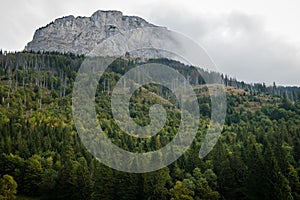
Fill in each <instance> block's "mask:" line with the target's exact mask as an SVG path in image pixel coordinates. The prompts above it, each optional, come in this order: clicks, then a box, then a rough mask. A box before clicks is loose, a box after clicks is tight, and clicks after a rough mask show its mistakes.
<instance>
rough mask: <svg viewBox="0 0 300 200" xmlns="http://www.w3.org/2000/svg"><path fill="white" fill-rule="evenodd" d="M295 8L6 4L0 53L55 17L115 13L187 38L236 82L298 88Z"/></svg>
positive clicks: (70, 0)
mask: <svg viewBox="0 0 300 200" xmlns="http://www.w3.org/2000/svg"><path fill="white" fill-rule="evenodd" d="M299 8H300V2H299V1H297V0H286V1H283V0H275V1H274V0H273V1H271V0H264V1H259V0H252V1H250V0H247V1H245V0H226V1H223V0H209V1H208V0H188V1H187V0H186V1H183V0H169V1H167V0H142V1H138V0H126V1H124V0H110V1H107V0H106V1H104V0H84V1H83V0H65V1H59V0H52V1H46V0H6V1H2V4H1V7H0V27H1V37H0V48H2V49H4V50H11V51H13V50H22V49H23V48H24V46H25V45H26V43H27V42H29V41H30V40H31V39H32V36H33V34H34V31H35V30H36V29H37V28H39V27H41V26H44V25H46V24H48V23H49V22H51V21H53V20H54V19H56V18H58V17H62V16H66V15H71V14H72V15H74V16H90V15H91V14H92V13H93V12H94V11H96V10H99V9H101V10H120V11H122V12H123V13H124V14H126V15H138V16H140V17H142V18H144V19H146V20H148V21H149V22H152V23H154V24H157V25H162V26H166V27H168V28H170V29H172V30H175V31H178V32H180V33H183V34H185V35H187V36H189V37H190V38H192V39H194V40H195V41H196V42H198V43H199V44H200V45H202V46H203V47H204V48H205V49H206V50H207V52H208V54H209V55H210V56H211V57H212V59H213V60H214V61H215V62H216V64H217V66H218V68H219V69H220V71H221V72H224V73H226V74H229V75H231V76H233V77H236V78H237V79H239V80H245V81H247V82H253V81H259V82H266V83H267V84H271V83H272V82H273V81H276V83H278V84H285V85H300V79H299V75H300V37H299V35H300V26H299V21H298V20H299V19H300V13H299V12H298V10H299Z"/></svg>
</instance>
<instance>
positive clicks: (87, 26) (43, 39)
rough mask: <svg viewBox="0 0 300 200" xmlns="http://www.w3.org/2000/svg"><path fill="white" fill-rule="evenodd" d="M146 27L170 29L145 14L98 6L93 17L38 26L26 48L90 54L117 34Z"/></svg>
mask: <svg viewBox="0 0 300 200" xmlns="http://www.w3.org/2000/svg"><path fill="white" fill-rule="evenodd" d="M146 28H156V29H159V30H162V31H165V30H167V29H166V27H160V26H156V25H154V24H152V23H149V22H147V21H146V20H144V19H143V18H141V17H138V16H127V15H123V13H122V12H121V11H116V10H108V11H103V10H98V11H96V12H95V13H93V14H92V15H91V16H90V17H82V16H78V17H74V16H73V15H69V16H64V17H61V18H58V19H56V20H54V21H53V22H51V23H49V24H47V25H46V26H43V27H41V28H39V29H37V30H36V31H35V33H34V36H33V40H32V41H30V42H29V43H28V44H27V45H26V47H25V50H26V51H33V52H39V51H40V52H46V51H57V52H61V53H74V54H88V53H90V52H91V51H92V50H93V49H94V48H95V47H96V46H97V45H99V44H100V43H101V42H103V41H104V40H105V39H107V38H109V37H111V36H113V35H117V34H122V33H125V32H128V31H130V30H133V29H142V30H146ZM145 32H146V33H147V31H145ZM149 34H151V33H149Z"/></svg>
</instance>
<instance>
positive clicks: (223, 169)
mask: <svg viewBox="0 0 300 200" xmlns="http://www.w3.org/2000/svg"><path fill="white" fill-rule="evenodd" d="M83 60H84V57H83V56H75V55H73V54H60V53H44V54H34V53H27V52H23V53H10V54H5V55H4V54H2V53H1V55H0V78H1V79H0V100H1V101H0V118H1V120H0V157H1V158H0V177H2V179H1V181H0V183H1V187H0V198H2V197H1V195H7V194H9V192H8V193H5V192H7V191H8V190H7V189H5V186H7V185H9V184H8V183H7V180H10V179H5V177H6V178H7V177H8V176H5V175H9V176H10V177H12V179H13V180H14V181H15V182H16V183H17V185H18V186H17V194H16V195H17V196H22V197H24V196H25V197H28V198H30V199H31V198H33V199H36V198H37V199H299V194H300V182H299V173H300V148H299V147H300V139H299V138H300V137H299V136H300V128H299V123H300V101H299V100H297V98H295V97H296V95H295V96H293V99H291V98H290V96H289V95H282V96H281V95H280V94H281V93H279V92H276V91H283V92H282V94H289V91H290V90H291V89H290V88H284V87H278V86H277V88H280V90H279V89H278V90H277V88H274V87H273V88H272V87H269V88H268V87H266V86H264V85H263V84H256V85H252V84H245V83H241V82H238V81H235V80H233V79H230V78H224V81H225V82H226V80H227V87H226V90H227V92H226V93H227V116H226V119H225V125H224V128H223V131H222V135H221V137H220V139H219V141H218V143H217V145H216V146H215V147H214V149H213V151H211V152H210V153H209V154H208V156H207V157H205V158H204V159H200V158H199V149H200V147H201V144H202V139H203V137H204V135H205V133H206V130H207V126H208V124H209V121H210V119H209V117H210V115H211V108H210V106H211V102H210V98H209V95H208V93H207V87H210V85H209V84H208V85H207V86H204V85H203V82H202V81H203V80H202V79H201V77H199V75H195V73H194V72H195V69H194V68H193V67H191V66H184V65H183V64H181V63H179V62H175V61H171V60H166V59H156V60H148V61H147V62H158V63H162V62H163V63H164V64H167V65H168V66H170V67H172V68H174V69H177V70H178V71H179V72H180V73H182V74H183V75H184V76H188V75H189V76H190V83H191V84H193V88H194V91H195V92H196V94H197V97H198V102H199V108H200V113H201V119H200V127H199V130H198V133H197V136H196V139H195V140H194V142H193V145H192V146H191V148H190V149H189V150H188V151H187V152H186V153H185V154H184V155H183V156H181V157H180V159H178V160H177V161H176V162H174V163H173V164H172V165H170V166H168V167H165V168H163V169H161V170H158V171H155V172H151V173H142V174H130V173H125V172H120V171H117V170H113V169H111V168H108V167H106V166H104V165H103V164H101V163H100V162H99V161H97V160H96V159H95V158H94V157H93V156H91V155H90V154H89V153H88V152H87V151H86V149H85V147H84V146H83V145H82V143H81V141H80V138H79V137H78V134H77V132H76V129H75V127H74V122H73V118H72V108H71V98H72V87H73V83H74V80H75V77H76V71H77V70H78V68H79V66H80V64H81V63H82V61H83ZM137 64H138V63H136V61H135V60H131V59H124V58H122V59H118V60H116V61H115V62H113V63H112V64H111V66H110V67H109V68H108V70H107V71H106V72H105V74H104V76H103V78H102V79H101V80H99V84H98V88H97V93H96V111H97V117H98V120H99V123H100V125H101V127H102V128H103V129H104V131H105V133H106V134H107V135H108V137H109V138H110V139H111V140H112V142H113V143H114V144H116V145H118V146H120V147H122V148H123V149H125V150H128V151H132V152H147V151H151V150H156V149H160V148H161V147H163V146H165V145H166V144H167V143H169V142H170V140H171V139H172V138H173V136H174V135H175V134H176V133H177V129H178V126H179V121H180V116H179V115H178V112H179V108H178V107H177V103H176V99H175V97H174V95H172V94H171V93H170V91H169V90H167V89H166V88H161V87H159V86H158V85H151V84H150V85H146V86H144V87H143V88H142V89H140V90H138V91H137V92H136V93H134V96H133V97H132V98H131V104H130V105H131V107H130V112H131V116H132V117H133V119H134V120H135V121H136V123H139V124H141V125H147V124H148V123H149V116H148V112H149V108H150V106H151V105H153V104H154V103H161V104H162V105H163V106H164V107H165V109H166V110H167V123H166V125H165V126H164V128H163V129H162V130H161V131H160V132H159V133H158V134H157V135H156V136H154V137H151V138H146V139H139V138H136V137H134V136H130V135H127V134H124V133H123V132H122V131H121V130H120V129H119V128H118V127H117V125H116V123H115V122H114V120H113V119H112V114H111V110H110V97H111V90H112V89H113V87H114V85H115V83H116V82H117V80H119V78H120V77H121V75H122V74H124V73H125V72H126V71H128V70H129V69H131V68H133V67H134V66H136V65H137ZM206 73H207V74H208V75H209V74H210V75H212V76H214V75H213V74H214V73H213V72H211V73H208V72H206ZM215 75H217V74H215ZM196 76H198V78H197V79H196V78H195V77H196ZM196 80H197V81H196ZM228 80H231V82H232V83H230V81H228ZM233 84H236V85H235V86H233ZM242 84H243V87H242V86H241V85H242ZM230 85H231V86H230ZM272 89H273V90H272ZM296 89H297V88H295V90H296ZM272 91H274V92H272ZM296 91H297V90H296ZM292 94H294V93H292ZM295 94H297V93H295ZM133 164H134V163H133ZM10 182H12V180H10ZM9 191H10V192H11V191H13V190H9ZM11 195H13V193H11Z"/></svg>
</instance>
